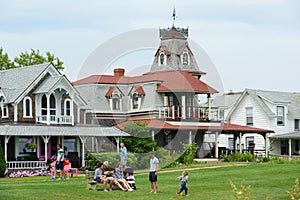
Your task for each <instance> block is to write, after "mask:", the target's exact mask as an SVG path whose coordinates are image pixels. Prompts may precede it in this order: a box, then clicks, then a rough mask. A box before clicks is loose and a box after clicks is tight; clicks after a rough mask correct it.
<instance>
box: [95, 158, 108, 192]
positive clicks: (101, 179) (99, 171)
mask: <svg viewBox="0 0 300 200" xmlns="http://www.w3.org/2000/svg"><path fill="white" fill-rule="evenodd" d="M102 169H103V163H99V164H98V166H97V169H96V170H95V175H94V181H96V182H98V183H103V191H104V192H107V189H106V185H107V180H106V178H105V176H103V175H102Z"/></svg>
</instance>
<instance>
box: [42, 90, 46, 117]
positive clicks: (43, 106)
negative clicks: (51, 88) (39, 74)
mask: <svg viewBox="0 0 300 200" xmlns="http://www.w3.org/2000/svg"><path fill="white" fill-rule="evenodd" d="M41 108H42V113H41V114H42V116H45V115H47V97H46V95H45V94H44V95H43V96H42V101H41Z"/></svg>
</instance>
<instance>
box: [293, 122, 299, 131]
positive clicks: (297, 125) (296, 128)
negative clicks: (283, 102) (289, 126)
mask: <svg viewBox="0 0 300 200" xmlns="http://www.w3.org/2000/svg"><path fill="white" fill-rule="evenodd" d="M294 129H295V131H299V119H295V125H294Z"/></svg>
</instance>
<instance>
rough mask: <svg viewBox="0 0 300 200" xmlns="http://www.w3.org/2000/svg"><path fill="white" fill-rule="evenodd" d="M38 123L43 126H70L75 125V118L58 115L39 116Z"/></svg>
mask: <svg viewBox="0 0 300 200" xmlns="http://www.w3.org/2000/svg"><path fill="white" fill-rule="evenodd" d="M36 122H37V123H43V124H69V125H74V118H73V116H57V115H50V116H49V117H48V116H47V115H42V116H37V117H36Z"/></svg>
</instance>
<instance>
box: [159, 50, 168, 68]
mask: <svg viewBox="0 0 300 200" xmlns="http://www.w3.org/2000/svg"><path fill="white" fill-rule="evenodd" d="M166 64H167V57H166V54H165V53H164V52H161V53H160V54H159V65H166Z"/></svg>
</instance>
